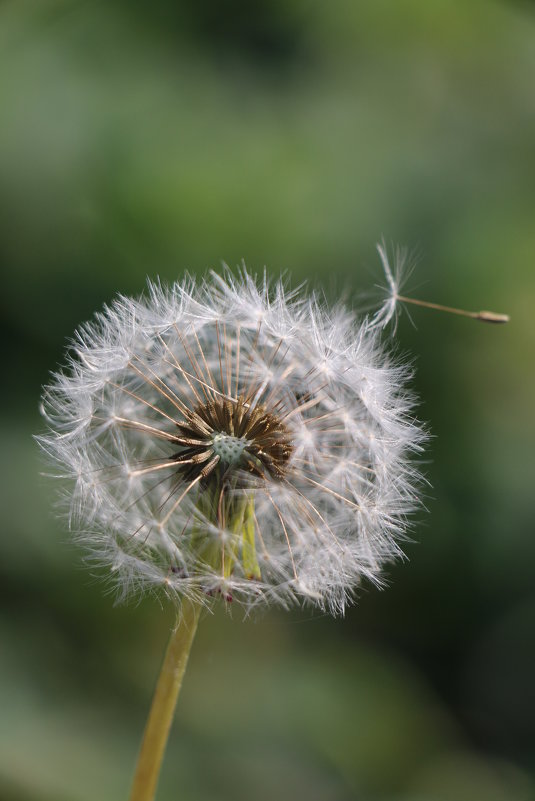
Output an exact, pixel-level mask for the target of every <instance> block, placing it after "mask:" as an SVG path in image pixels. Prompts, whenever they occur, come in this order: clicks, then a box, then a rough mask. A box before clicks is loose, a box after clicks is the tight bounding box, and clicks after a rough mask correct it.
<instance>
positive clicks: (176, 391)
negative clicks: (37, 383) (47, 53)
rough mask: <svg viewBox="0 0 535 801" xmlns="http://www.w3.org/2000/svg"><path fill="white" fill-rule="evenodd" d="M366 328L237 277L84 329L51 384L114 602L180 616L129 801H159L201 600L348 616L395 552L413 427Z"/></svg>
mask: <svg viewBox="0 0 535 801" xmlns="http://www.w3.org/2000/svg"><path fill="white" fill-rule="evenodd" d="M392 291H393V294H396V293H395V291H394V289H393V290H392ZM387 316H388V315H383V318H384V319H386V317H387ZM377 322H378V320H377V319H375V320H374V321H372V322H369V321H368V320H367V319H364V320H363V321H361V322H358V321H357V320H356V319H355V318H354V315H353V314H352V313H351V312H350V311H348V310H347V309H345V308H343V307H341V306H339V307H335V308H328V306H327V305H326V304H325V302H323V301H322V300H321V299H320V298H319V297H318V296H317V295H314V294H310V293H309V294H307V293H306V292H305V291H304V289H303V288H300V289H299V290H294V291H290V290H288V289H287V288H286V287H285V285H284V283H283V282H282V281H278V282H275V283H273V284H271V283H270V282H269V281H268V280H267V278H266V277H265V276H264V279H263V281H261V282H260V283H257V282H256V281H255V280H254V279H253V278H252V277H251V276H250V275H249V274H248V273H247V272H246V271H245V269H243V270H242V272H241V273H240V274H239V276H238V277H237V278H235V277H233V276H232V274H231V273H230V272H226V274H225V275H224V277H220V276H218V275H216V274H212V275H211V277H210V278H208V279H207V280H205V281H203V282H201V283H199V284H197V283H196V282H195V281H194V280H193V279H192V278H187V279H185V280H184V281H183V282H182V283H176V284H174V285H173V286H171V287H168V288H166V287H162V286H161V285H160V284H158V283H156V284H149V288H148V293H147V295H146V296H145V297H142V298H139V299H131V298H126V297H119V298H118V299H117V300H116V301H115V302H114V303H113V304H112V305H111V306H110V307H106V308H105V309H104V311H103V312H102V313H100V314H98V315H96V317H95V319H94V320H93V321H91V322H89V323H87V324H86V325H84V326H82V327H81V328H80V329H79V330H78V332H77V333H76V334H75V337H74V340H73V342H72V348H71V351H70V356H69V364H68V367H67V369H66V370H65V371H64V372H59V373H57V374H56V375H55V377H54V379H53V382H52V383H51V385H50V386H49V387H47V388H46V389H45V392H44V399H43V414H44V415H45V418H46V420H47V421H48V425H49V430H48V433H46V434H45V435H43V436H42V437H40V438H39V441H40V444H41V446H42V448H43V449H44V450H45V451H46V453H47V454H48V455H49V456H50V457H51V459H52V460H53V461H54V462H55V464H56V465H57V466H58V470H57V474H59V475H61V476H62V477H63V478H64V479H66V480H68V481H70V483H71V489H70V492H69V493H68V498H69V500H68V516H69V525H70V528H71V529H72V530H73V532H76V535H77V537H78V538H79V539H80V540H82V541H83V542H84V544H85V546H86V547H87V550H88V552H89V555H90V557H92V558H93V559H96V560H97V561H98V562H99V563H101V564H102V565H104V566H105V567H107V568H108V572H109V576H110V578H112V579H113V580H114V582H115V584H116V585H117V587H118V589H119V592H120V594H121V595H128V594H130V593H131V592H134V591H137V590H144V589H145V590H152V591H154V590H156V591H161V592H163V593H164V594H166V595H167V596H169V597H171V598H173V599H174V600H176V601H177V602H178V607H179V610H180V615H181V624H180V625H179V626H178V627H177V629H176V631H175V632H174V634H173V635H172V637H171V642H170V645H169V649H168V652H167V656H166V659H165V662H164V667H163V669H162V674H161V679H160V681H159V684H158V687H157V691H156V695H155V700H154V702H153V708H152V711H151V716H150V717H149V722H148V725H147V729H146V733H145V740H144V744H143V746H142V750H141V754H140V759H139V763H138V770H137V773H136V778H135V781H134V788H133V791H132V796H131V798H132V799H133V801H134V799H135V801H147V799H151V798H153V795H154V792H155V788H156V781H157V776H158V770H159V766H160V762H161V759H162V756H163V750H164V748H165V741H166V738H167V732H168V729H169V725H170V722H171V718H172V714H173V709H174V704H175V702H176V697H177V694H178V690H179V688H180V683H181V679H182V674H183V672H184V669H185V665H186V662H187V655H188V653H189V648H190V646H191V640H192V638H193V635H194V632H195V628H196V625H197V620H198V615H199V610H200V608H201V607H203V606H208V605H210V604H212V603H214V602H215V601H216V600H217V599H218V598H219V599H222V600H223V601H224V602H226V603H230V602H231V601H237V602H239V603H241V604H242V605H243V606H244V607H245V609H246V610H251V609H253V608H255V607H256V606H259V605H264V604H271V603H273V604H278V605H281V606H283V607H289V606H291V605H293V604H311V605H314V606H316V607H318V608H320V609H322V610H328V611H329V612H331V613H333V614H341V613H343V612H344V609H345V607H346V605H347V604H348V602H350V601H351V600H352V599H353V598H354V596H355V593H356V591H357V588H358V587H359V585H360V584H361V582H362V581H363V580H364V579H367V580H369V581H371V582H374V583H375V584H381V583H382V581H383V572H382V571H383V567H384V565H385V564H386V563H388V562H389V561H391V560H392V559H393V558H395V557H396V556H399V555H400V553H401V551H400V544H399V543H400V541H402V540H403V537H404V536H405V534H406V530H407V519H408V515H409V514H410V513H411V512H412V511H413V509H414V508H415V507H416V506H417V504H418V494H417V486H418V483H419V480H420V477H419V473H418V470H417V469H416V467H415V466H414V464H413V462H412V461H411V458H410V457H411V455H412V454H414V453H419V452H420V450H421V448H422V445H423V442H424V439H425V433H424V431H423V429H422V427H421V425H419V423H418V422H417V421H416V420H415V419H414V417H413V406H414V399H413V397H412V395H411V393H410V392H409V391H408V390H407V381H408V378H409V375H410V371H409V370H408V369H407V368H406V367H405V366H403V365H400V364H396V363H394V362H393V361H392V360H391V358H390V357H389V356H388V354H387V353H386V352H385V350H384V348H383V347H382V345H381V343H380V341H379V334H378V325H377Z"/></svg>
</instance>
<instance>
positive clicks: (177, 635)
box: [130, 601, 201, 801]
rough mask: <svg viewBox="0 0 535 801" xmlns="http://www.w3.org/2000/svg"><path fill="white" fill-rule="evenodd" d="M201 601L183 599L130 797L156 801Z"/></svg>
mask: <svg viewBox="0 0 535 801" xmlns="http://www.w3.org/2000/svg"><path fill="white" fill-rule="evenodd" d="M200 609H201V607H200V605H199V604H194V603H192V602H189V601H184V602H183V604H182V608H181V614H180V618H179V620H178V621H177V625H176V627H175V629H174V630H173V631H172V632H171V637H170V640H169V645H168V646H167V651H166V654H165V657H164V661H163V665H162V669H161V671H160V675H159V677H158V682H157V684H156V690H155V692H154V697H153V699H152V706H151V709H150V712H149V717H148V720H147V724H146V727H145V734H144V735H143V742H142V744H141V750H140V752H139V757H138V761H137V766H136V773H135V776H134V782H133V784H132V792H131V794H130V801H153V799H154V796H155V793H156V786H157V784H158V777H159V774H160V767H161V764H162V760H163V755H164V752H165V747H166V745H167V739H168V737H169V730H170V728H171V723H172V721H173V715H174V712H175V707H176V702H177V699H178V694H179V692H180V688H181V686H182V679H183V677H184V672H185V670H186V665H187V663H188V657H189V654H190V651H191V646H192V643H193V638H194V637H195V632H196V630H197V624H198V621H199V613H200Z"/></svg>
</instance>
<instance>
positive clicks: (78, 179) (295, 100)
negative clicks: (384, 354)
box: [0, 0, 535, 801]
mask: <svg viewBox="0 0 535 801" xmlns="http://www.w3.org/2000/svg"><path fill="white" fill-rule="evenodd" d="M534 75H535V17H534V15H533V5H532V4H530V3H528V2H525V3H523V2H518V3H511V4H506V3H498V2H492V0H474V2H469V3H451V2H446V0H408V1H407V2H404V3H394V2H388V1H387V0H364V2H351V0H342V2H335V3H320V2H314V3H310V2H303V0H287V1H286V2H282V1H281V0H274V2H269V0H262V2H260V3H255V4H250V3H246V2H244V0H232V2H229V3H217V2H214V0H212V1H211V2H208V3H196V2H193V0H182V2H177V3H170V2H164V1H163V0H159V1H158V2H154V3H150V4H149V3H142V2H139V1H136V2H126V0H124V2H108V3H105V2H93V3H89V2H81V1H78V2H75V1H74V0H70V1H68V0H64V1H63V2H59V0H57V1H56V2H52V1H51V0H45V2H43V0H16V1H15V0H12V1H10V0H7V2H3V3H2V4H1V5H0V208H1V214H0V263H1V265H2V275H3V278H2V286H1V293H0V303H1V308H2V316H1V327H2V329H1V340H2V345H3V348H4V355H3V364H4V368H3V377H2V385H3V392H2V402H3V415H2V423H1V424H2V433H1V443H2V447H1V458H2V464H1V476H2V480H1V482H0V487H1V492H2V515H3V518H2V521H3V525H2V535H1V559H0V596H1V599H2V611H1V615H0V643H1V645H0V710H1V712H0V799H1V801H49V799H54V801H94V800H95V799H98V801H117V799H121V798H125V797H126V795H127V789H128V785H129V782H130V776H131V773H132V770H133V764H134V760H135V754H136V750H137V747H138V743H139V739H140V736H141V730H142V726H143V722H144V717H145V714H146V711H147V708H148V703H149V698H150V693H151V690H152V686H153V683H154V680H155V677H156V673H157V669H158V665H159V662H160V659H161V655H162V653H163V649H164V646H165V640H166V636H167V631H168V629H169V626H170V624H171V621H172V613H171V610H169V609H161V608H160V606H159V605H158V604H157V603H156V602H155V601H153V600H151V599H148V600H146V601H143V602H142V603H140V604H139V605H137V606H136V605H130V606H128V607H114V605H113V597H110V596H109V595H106V594H105V592H104V585H103V584H102V583H101V582H100V580H99V579H98V577H97V576H94V575H93V573H92V572H90V571H89V570H87V569H86V568H84V567H83V564H82V557H83V554H82V553H81V552H80V551H79V550H78V549H77V548H76V547H75V546H73V545H71V544H69V542H68V535H67V534H65V532H64V531H63V530H62V528H61V525H60V524H59V523H57V522H56V521H55V519H54V517H53V513H52V512H51V511H50V510H51V505H52V500H53V497H54V491H55V487H54V486H53V485H52V484H50V483H48V482H46V481H45V480H44V479H41V478H40V477H39V471H40V470H41V469H42V464H41V462H40V457H39V455H38V453H37V448H36V447H35V445H34V443H33V442H32V440H31V434H32V433H34V432H37V431H39V430H41V428H42V424H41V421H40V418H39V414H38V409H37V406H38V398H39V394H40V386H41V384H42V383H43V382H45V381H46V380H47V375H48V371H49V370H50V369H53V368H54V367H55V365H57V364H58V363H59V362H61V359H62V354H63V351H64V346H65V338H66V337H67V336H68V335H70V334H71V333H72V331H73V330H74V328H75V327H76V326H77V325H78V324H79V323H81V322H82V321H84V320H86V319H88V318H89V317H90V316H91V315H92V314H93V312H94V311H95V310H97V309H98V308H100V307H101V306H102V304H103V303H104V302H106V301H109V300H110V299H111V298H112V297H113V295H114V294H115V293H116V292H118V291H120V292H124V293H139V292H141V291H142V290H143V287H144V283H145V277H146V276H147V275H149V276H151V277H155V276H156V275H160V276H161V277H162V279H164V280H166V281H171V280H174V279H176V278H180V277H181V276H182V275H183V273H184V271H185V270H186V269H188V270H190V271H192V272H199V273H201V272H203V271H204V270H206V269H207V268H209V267H215V268H217V267H218V266H219V265H220V263H221V261H222V260H224V261H226V262H228V263H229V264H230V265H235V264H237V263H238V262H240V261H241V260H242V259H245V261H246V263H247V264H248V266H249V267H250V268H251V269H252V270H253V271H254V270H261V269H262V268H263V267H264V265H267V266H268V268H269V270H270V271H272V272H273V273H274V274H278V273H279V272H280V271H281V270H288V271H289V273H290V274H291V276H292V280H293V282H294V283H297V282H299V281H301V280H302V279H304V278H308V279H310V280H311V281H312V282H313V283H315V284H318V285H321V286H323V287H325V289H326V291H327V294H328V296H329V297H331V298H336V297H338V296H340V295H341V294H342V293H343V294H344V295H345V296H346V297H347V298H348V300H349V302H351V303H355V304H357V305H358V304H362V298H361V295H360V293H361V292H362V291H363V290H367V289H369V288H370V287H373V285H374V284H375V283H376V282H377V281H379V280H380V269H379V265H378V259H377V256H376V254H375V252H374V243H375V242H376V241H377V240H378V239H379V238H380V237H381V235H383V234H384V235H385V236H386V238H387V239H388V240H389V241H390V240H392V241H394V242H402V243H407V244H409V245H410V246H411V247H413V246H414V247H418V249H419V252H420V253H421V258H420V261H419V263H418V265H417V267H416V269H415V271H414V273H413V276H412V279H411V282H410V283H409V288H408V289H409V290H411V289H412V293H413V295H414V296H420V297H426V298H428V299H430V300H434V301H438V302H441V303H445V304H451V305H458V306H464V307H466V308H474V309H480V308H490V309H494V310H496V311H500V312H508V313H510V314H511V316H512V322H511V323H510V325H509V326H508V327H505V328H498V327H491V326H484V325H480V324H477V323H473V322H471V321H468V320H463V319H461V318H454V317H447V316H443V315H440V314H433V313H432V312H426V311H424V310H414V311H412V310H411V315H412V317H413V319H414V321H415V323H416V326H417V327H416V328H413V327H412V326H411V325H410V323H409V321H408V319H407V317H406V316H405V317H404V318H403V319H402V321H401V324H400V327H399V330H398V335H397V340H398V345H397V347H398V348H399V349H400V350H401V351H402V352H407V353H409V354H410V355H411V356H412V357H414V358H415V361H416V367H417V374H416V378H415V385H416V389H417V391H418V393H419V395H420V397H421V401H422V403H421V408H420V413H421V416H422V417H423V418H424V419H426V420H428V421H429V423H430V428H431V431H432V433H433V435H434V438H433V440H432V442H431V444H430V447H429V449H428V452H427V456H426V458H427V459H428V465H427V473H428V477H429V480H430V482H431V485H432V489H429V492H428V498H427V506H428V508H429V513H427V514H425V513H422V515H421V520H420V521H418V522H417V525H416V526H415V530H414V542H413V543H411V544H409V545H408V546H407V548H406V552H407V555H408V557H409V561H408V562H406V563H405V564H402V565H398V566H396V567H395V568H392V570H391V571H390V573H389V577H390V579H391V587H390V588H389V589H388V590H387V591H385V592H377V591H376V590H373V589H372V588H369V587H366V588H363V590H362V592H361V597H360V602H359V604H358V605H357V606H356V607H355V608H354V609H352V610H351V611H350V613H349V614H348V615H347V617H346V619H345V620H338V621H333V620H331V619H329V618H323V617H320V616H318V615H310V614H309V613H303V614H299V613H294V614H282V613H278V612H277V613H272V614H271V613H270V614H266V615H265V616H262V617H260V618H259V619H258V620H255V621H246V622H243V621H242V614H241V612H240V610H239V609H237V608H236V609H234V610H233V615H232V618H229V617H228V616H225V614H224V613H223V610H219V611H218V612H217V613H216V615H215V616H213V617H210V616H208V617H207V618H206V620H204V621H203V622H202V624H201V627H200V633H199V639H198V641H197V642H196V644H195V650H194V654H193V657H192V661H191V665H190V670H189V673H188V676H187V679H186V682H185V686H184V694H183V697H182V699H181V702H180V708H179V712H178V716H177V722H176V725H175V727H174V731H173V734H172V738H171V742H170V746H169V751H168V754H167V759H166V762H165V766H164V771H163V775H162V781H161V786H160V792H159V796H158V798H159V799H161V801H174V800H175V799H176V800H177V801H178V800H179V799H180V800H181V799H188V801H201V799H202V801H208V800H210V801H212V799H213V801H225V800H226V799H229V800H230V799H232V800H233V801H241V800H242V799H243V801H246V800H247V801H248V800H249V799H252V798H254V799H257V800H258V801H264V799H266V801H268V799H270V800H271V799H273V798H278V799H280V801H286V799H295V798H306V799H307V801H346V799H347V800H348V801H349V799H359V801H479V800H480V799H481V801H529V800H530V799H533V798H534V797H535V778H534V776H535V761H534V754H535V690H534V681H533V677H534V675H535V643H534V631H535V585H534V581H533V575H534V564H535V537H534V531H535V525H534V518H535V514H534V506H535V504H534V476H535V469H534V453H535V426H534V423H533V415H534V408H535V403H534V395H535V392H534V389H535V369H534V364H535V327H534V322H533V321H534V307H535V263H534V262H535V259H534V255H535V224H534V220H535V149H534V143H535V93H534V91H533V86H534Z"/></svg>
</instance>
